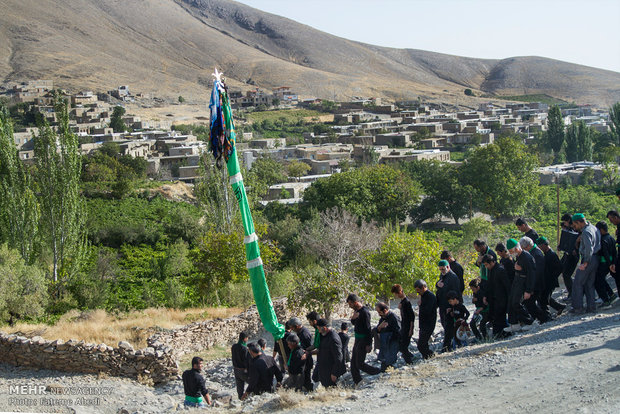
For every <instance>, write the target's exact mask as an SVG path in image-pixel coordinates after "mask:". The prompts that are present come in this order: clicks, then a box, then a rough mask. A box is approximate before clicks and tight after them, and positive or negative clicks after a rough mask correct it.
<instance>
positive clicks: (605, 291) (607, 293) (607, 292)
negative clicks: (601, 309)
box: [594, 263, 614, 302]
mask: <svg viewBox="0 0 620 414" xmlns="http://www.w3.org/2000/svg"><path fill="white" fill-rule="evenodd" d="M608 273H609V263H599V265H598V268H597V269H596V277H595V279H594V289H595V290H596V294H597V295H598V297H599V298H601V299H602V300H603V302H607V301H608V300H609V299H611V295H613V293H614V291H613V290H611V287H610V286H609V283H607V274H608Z"/></svg>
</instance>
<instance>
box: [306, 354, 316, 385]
mask: <svg viewBox="0 0 620 414" xmlns="http://www.w3.org/2000/svg"><path fill="white" fill-rule="evenodd" d="M313 365H314V362H313V361H312V356H311V355H308V356H307V357H306V366H305V369H304V388H305V389H306V390H307V391H313V390H314V384H313V383H312V366H313Z"/></svg>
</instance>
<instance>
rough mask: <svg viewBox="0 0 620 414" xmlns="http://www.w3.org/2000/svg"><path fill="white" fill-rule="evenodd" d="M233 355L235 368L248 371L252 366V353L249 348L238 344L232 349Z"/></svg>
mask: <svg viewBox="0 0 620 414" xmlns="http://www.w3.org/2000/svg"><path fill="white" fill-rule="evenodd" d="M230 351H231V353H232V364H233V367H235V368H241V369H248V366H249V365H250V352H249V351H248V348H247V347H246V346H245V345H243V344H241V343H240V342H237V343H236V344H234V345H233V346H232V348H230Z"/></svg>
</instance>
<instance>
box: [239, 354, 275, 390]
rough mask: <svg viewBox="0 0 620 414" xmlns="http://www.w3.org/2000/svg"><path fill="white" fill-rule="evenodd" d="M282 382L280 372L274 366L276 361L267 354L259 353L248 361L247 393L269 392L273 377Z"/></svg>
mask: <svg viewBox="0 0 620 414" xmlns="http://www.w3.org/2000/svg"><path fill="white" fill-rule="evenodd" d="M274 376H275V377H276V379H277V380H278V382H282V372H281V371H280V370H279V369H278V367H277V366H276V361H275V360H274V359H273V357H270V356H269V355H265V354H260V355H258V356H256V357H254V358H252V360H251V361H250V368H249V369H248V388H247V390H246V392H247V393H248V394H250V393H254V394H261V393H263V392H271V391H272V388H273V377H274Z"/></svg>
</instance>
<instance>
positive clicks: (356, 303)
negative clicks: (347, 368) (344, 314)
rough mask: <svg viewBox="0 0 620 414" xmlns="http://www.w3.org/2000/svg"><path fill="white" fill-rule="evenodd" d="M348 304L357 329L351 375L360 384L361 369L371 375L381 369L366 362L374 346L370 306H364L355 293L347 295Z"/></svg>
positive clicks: (352, 321)
mask: <svg viewBox="0 0 620 414" xmlns="http://www.w3.org/2000/svg"><path fill="white" fill-rule="evenodd" d="M347 305H349V307H350V308H351V309H353V315H352V316H351V323H352V324H353V327H354V329H355V342H354V343H353V353H352V355H351V376H352V377H353V382H355V384H358V383H359V382H360V381H361V380H362V375H361V374H360V370H361V371H364V372H365V373H367V374H369V375H377V374H379V373H380V372H381V370H380V369H379V368H377V367H373V366H372V365H368V364H367V363H366V354H368V352H370V348H371V346H372V336H371V333H370V312H369V310H368V308H367V307H365V306H363V305H362V302H361V300H360V298H359V296H357V295H355V294H353V293H351V294H349V296H348V297H347Z"/></svg>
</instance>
